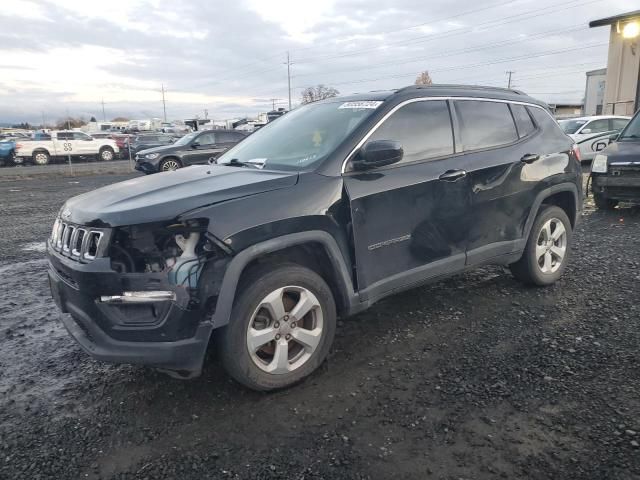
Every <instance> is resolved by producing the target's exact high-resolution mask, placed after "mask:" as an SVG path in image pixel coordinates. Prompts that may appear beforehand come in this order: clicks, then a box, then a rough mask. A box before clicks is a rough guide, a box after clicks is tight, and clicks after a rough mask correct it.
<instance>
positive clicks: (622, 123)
mask: <svg viewBox="0 0 640 480" xmlns="http://www.w3.org/2000/svg"><path fill="white" fill-rule="evenodd" d="M627 123H629V120H628V119H626V118H613V119H611V130H622V129H623V128H624V127H626V126H627Z"/></svg>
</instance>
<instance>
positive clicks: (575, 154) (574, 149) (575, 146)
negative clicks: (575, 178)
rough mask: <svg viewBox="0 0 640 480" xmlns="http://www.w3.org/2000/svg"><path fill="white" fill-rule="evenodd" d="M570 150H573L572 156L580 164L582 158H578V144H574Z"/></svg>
mask: <svg viewBox="0 0 640 480" xmlns="http://www.w3.org/2000/svg"><path fill="white" fill-rule="evenodd" d="M571 150H573V155H574V156H575V157H576V160H577V161H578V162H581V161H582V158H580V147H578V144H577V143H574V144H573V147H571Z"/></svg>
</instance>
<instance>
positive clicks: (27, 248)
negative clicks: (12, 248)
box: [20, 242, 47, 253]
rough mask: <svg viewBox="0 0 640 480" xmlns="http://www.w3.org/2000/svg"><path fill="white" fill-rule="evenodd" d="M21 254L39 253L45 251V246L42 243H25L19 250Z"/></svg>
mask: <svg viewBox="0 0 640 480" xmlns="http://www.w3.org/2000/svg"><path fill="white" fill-rule="evenodd" d="M20 250H22V251H23V252H41V253H44V252H46V251H47V245H46V244H45V243H44V242H31V243H25V244H24V245H23V246H22V248H21V249H20Z"/></svg>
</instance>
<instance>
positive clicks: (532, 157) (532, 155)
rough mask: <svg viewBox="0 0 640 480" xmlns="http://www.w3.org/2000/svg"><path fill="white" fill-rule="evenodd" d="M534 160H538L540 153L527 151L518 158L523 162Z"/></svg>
mask: <svg viewBox="0 0 640 480" xmlns="http://www.w3.org/2000/svg"><path fill="white" fill-rule="evenodd" d="M536 160H540V155H538V154H537V153H527V154H525V155H524V156H523V157H522V158H521V159H520V161H521V162H523V163H533V162H535V161H536Z"/></svg>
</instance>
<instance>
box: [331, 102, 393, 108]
mask: <svg viewBox="0 0 640 480" xmlns="http://www.w3.org/2000/svg"><path fill="white" fill-rule="evenodd" d="M381 103H382V102H381V101H379V100H364V101H361V102H344V103H343V104H342V105H340V107H338V108H353V109H361V108H371V109H375V108H378V107H379V106H380V104H381Z"/></svg>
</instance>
